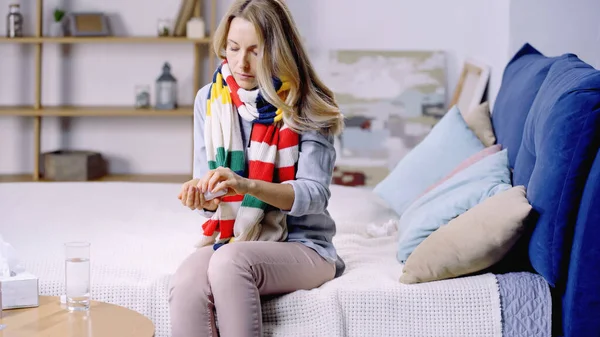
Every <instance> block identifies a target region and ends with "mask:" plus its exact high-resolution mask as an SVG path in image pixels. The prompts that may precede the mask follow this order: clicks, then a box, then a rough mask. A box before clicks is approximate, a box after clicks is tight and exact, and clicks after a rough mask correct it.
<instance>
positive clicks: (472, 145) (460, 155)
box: [373, 106, 484, 215]
mask: <svg viewBox="0 0 600 337" xmlns="http://www.w3.org/2000/svg"><path fill="white" fill-rule="evenodd" d="M483 149H484V145H483V143H482V142H481V141H480V140H479V138H477V136H476V135H475V133H473V131H471V129H469V127H468V126H467V124H466V123H465V120H464V119H463V117H462V115H461V114H460V111H459V110H458V108H457V107H456V106H453V107H452V108H451V109H450V110H449V111H448V112H447V113H446V114H445V115H444V117H442V119H441V120H440V121H439V122H438V123H437V124H436V125H435V126H434V127H433V129H432V130H431V131H430V132H429V134H428V135H427V136H426V137H425V139H423V141H421V142H420V143H419V144H418V145H417V146H415V148H413V149H412V150H411V151H410V152H409V153H408V154H407V155H406V156H404V158H402V160H400V162H399V163H398V164H397V165H396V167H395V168H394V169H393V170H392V172H390V174H389V175H388V176H387V177H386V178H385V179H383V180H382V181H381V182H380V183H379V184H377V186H375V188H374V189H373V192H375V194H377V195H379V196H380V197H381V198H382V199H383V200H385V201H386V202H387V203H388V205H389V206H390V207H391V208H393V209H394V210H395V211H396V213H398V215H402V213H404V211H405V210H406V208H407V207H408V206H409V205H410V204H411V203H412V202H413V201H414V200H415V199H417V198H418V197H419V195H421V194H422V193H423V192H424V191H425V190H426V189H427V188H428V187H429V186H431V185H433V184H434V183H436V182H438V181H439V180H440V179H442V178H443V177H445V176H446V175H448V173H450V172H451V171H452V170H453V169H454V168H455V167H456V166H458V164H460V163H461V162H462V161H463V160H465V159H467V158H469V157H470V156H471V155H473V154H475V153H477V152H479V151H481V150H483Z"/></svg>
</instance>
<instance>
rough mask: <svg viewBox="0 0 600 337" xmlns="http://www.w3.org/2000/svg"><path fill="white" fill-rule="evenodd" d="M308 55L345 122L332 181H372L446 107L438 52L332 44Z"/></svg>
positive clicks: (414, 142) (441, 59)
mask: <svg viewBox="0 0 600 337" xmlns="http://www.w3.org/2000/svg"><path fill="white" fill-rule="evenodd" d="M314 59H315V64H317V66H318V67H321V68H322V69H323V71H320V73H321V74H323V78H324V81H325V83H327V85H328V86H329V87H330V88H331V90H332V91H333V92H334V94H335V97H336V100H337V102H338V104H339V106H340V109H341V110H342V113H343V114H344V117H345V122H346V127H345V129H344V131H343V133H342V134H341V136H339V137H338V138H337V139H336V142H335V147H336V152H337V155H336V165H335V170H334V175H333V183H334V184H339V185H346V186H364V187H367V188H370V187H373V186H375V185H376V184H377V183H379V182H380V181H381V180H383V178H385V177H386V176H387V175H388V174H389V172H390V171H391V170H392V169H393V168H394V167H395V166H396V164H397V163H398V162H399V161H400V160H401V159H402V158H403V157H404V156H405V155H406V154H407V153H408V152H409V151H410V150H411V149H412V148H414V147H415V146H416V145H417V144H418V143H420V142H421V140H423V138H425V136H426V135H427V134H428V133H429V131H430V130H431V128H432V127H433V125H435V123H436V122H437V121H438V120H439V119H440V118H441V117H443V116H444V114H445V113H446V104H445V102H446V56H445V54H444V52H441V51H419V50H417V51H410V50H408V51H403V50H400V51H394V50H392V51H389V50H333V51H328V52H327V53H321V58H320V59H319V58H318V57H315V58H314Z"/></svg>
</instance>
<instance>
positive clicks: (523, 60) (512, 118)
mask: <svg viewBox="0 0 600 337" xmlns="http://www.w3.org/2000/svg"><path fill="white" fill-rule="evenodd" d="M554 61H556V58H554V57H546V56H544V55H542V54H541V53H540V52H539V51H538V50H537V49H535V48H534V47H532V46H531V45H530V44H528V43H526V44H525V45H524V46H523V47H521V49H520V50H519V51H518V52H517V53H516V54H515V56H513V58H512V59H511V60H510V62H509V63H508V65H507V66H506V68H505V69H504V74H503V75H502V84H501V85H500V90H499V92H498V96H497V97H496V102H495V103H494V108H493V110H492V125H493V127H494V133H495V135H496V143H497V144H502V148H504V149H507V150H508V163H509V165H510V167H511V168H513V167H514V166H515V160H516V158H517V153H518V150H519V147H520V146H521V138H522V135H523V125H524V124H525V119H526V118H527V115H528V113H529V109H530V107H531V104H532V103H533V100H534V99H535V96H536V95H537V93H538V90H539V88H540V86H541V85H542V82H544V79H545V78H546V75H547V74H548V70H549V69H550V66H551V65H552V63H554Z"/></svg>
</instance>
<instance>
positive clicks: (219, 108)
mask: <svg viewBox="0 0 600 337" xmlns="http://www.w3.org/2000/svg"><path fill="white" fill-rule="evenodd" d="M274 86H275V89H276V91H277V94H278V95H279V97H281V98H282V99H285V96H286V95H287V93H288V92H289V85H288V84H287V83H286V82H281V81H280V80H278V79H275V80H274ZM207 102H208V103H207V109H206V121H205V129H204V141H205V145H206V155H207V159H208V165H209V169H211V170H213V169H216V168H217V167H220V166H223V167H228V168H230V169H231V170H232V171H234V172H235V173H237V174H238V175H240V176H242V177H247V178H249V179H256V180H264V181H268V182H283V181H287V180H293V179H295V175H296V163H297V162H298V142H299V136H298V134H297V133H296V132H294V131H293V130H291V129H290V128H288V127H287V126H286V125H285V123H284V122H283V112H282V111H281V110H279V109H277V108H276V107H274V106H273V105H272V104H270V103H269V102H267V101H266V100H265V99H264V98H263V96H262V94H261V93H260V91H259V90H258V89H255V90H251V91H249V90H245V89H242V88H240V87H239V86H238V84H237V83H236V82H235V79H234V78H233V76H232V75H231V71H230V69H229V65H228V64H227V61H226V60H225V61H223V62H222V63H221V65H220V66H219V67H218V69H217V70H216V71H215V74H214V76H213V82H212V85H211V88H210V92H209V95H208V100H207ZM239 116H241V117H242V118H243V119H244V120H247V121H251V122H252V132H251V135H250V144H249V149H248V153H247V155H248V166H247V167H246V152H245V144H243V140H242V133H241V132H242V131H241V130H242V129H241V125H240V121H239ZM267 206H268V205H267V204H266V203H264V202H263V201H261V200H259V199H257V198H255V197H253V196H251V195H235V196H227V197H223V198H222V199H221V203H220V204H219V207H218V208H217V210H216V212H215V214H214V215H213V216H212V217H211V218H210V219H209V220H208V221H206V222H205V223H204V225H203V226H202V229H203V234H204V237H203V238H202V240H201V242H200V243H199V244H198V245H199V246H206V245H209V244H213V243H215V245H214V248H215V249H217V248H219V247H220V246H221V245H222V244H225V243H228V242H231V241H241V240H244V241H248V240H258V239H261V240H263V239H266V240H276V241H279V240H282V239H284V238H285V237H284V236H285V235H287V228H286V224H285V221H282V219H284V218H285V217H283V216H279V217H277V216H275V217H272V216H270V217H269V218H270V219H271V221H270V222H271V223H269V224H267V225H266V226H263V224H261V221H262V220H263V219H264V216H265V210H266V208H267ZM273 220H275V221H276V222H277V223H278V224H276V225H275V226H273V223H272V222H273ZM274 227H275V228H274ZM277 227H278V228H277ZM263 231H270V233H262V232H263ZM217 235H218V237H217Z"/></svg>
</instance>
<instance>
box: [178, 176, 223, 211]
mask: <svg viewBox="0 0 600 337" xmlns="http://www.w3.org/2000/svg"><path fill="white" fill-rule="evenodd" d="M207 176H208V174H207V175H205V176H204V177H203V178H202V179H192V180H190V181H188V182H186V183H184V184H183V186H181V191H180V192H179V195H178V196H177V198H179V200H181V203H182V204H183V205H184V206H187V207H189V208H190V209H191V210H194V209H206V210H209V211H215V210H216V209H217V207H218V206H219V203H220V202H221V199H220V198H215V199H212V200H209V201H206V200H205V199H204V193H202V191H201V188H200V187H199V186H200V184H202V183H203V181H204V180H206V177H207Z"/></svg>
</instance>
